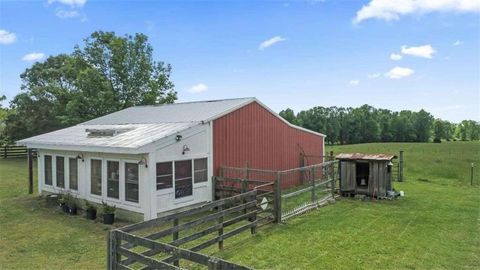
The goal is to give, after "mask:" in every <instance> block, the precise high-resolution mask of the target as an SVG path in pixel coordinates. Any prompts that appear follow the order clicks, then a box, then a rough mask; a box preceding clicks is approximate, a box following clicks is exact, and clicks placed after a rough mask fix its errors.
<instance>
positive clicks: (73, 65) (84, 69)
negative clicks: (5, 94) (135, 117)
mask: <svg viewBox="0 0 480 270" xmlns="http://www.w3.org/2000/svg"><path fill="white" fill-rule="evenodd" d="M170 74H171V66H170V65H168V64H165V63H163V62H158V61H155V60H153V48H152V46H151V45H150V44H149V43H148V38H147V36H145V35H143V34H136V35H134V36H131V35H126V36H124V37H119V36H116V35H115V33H113V32H94V33H93V34H92V35H91V36H90V37H88V38H86V39H85V43H84V46H83V47H80V46H75V48H74V52H73V53H72V54H69V55H67V54H62V55H57V56H51V57H49V58H48V59H47V60H46V61H44V62H37V63H35V64H34V65H33V66H32V67H31V68H28V69H27V70H25V72H24V73H22V74H21V76H20V77H21V79H22V93H20V94H18V95H17V96H16V97H15V98H14V99H13V100H12V102H11V109H12V113H11V114H9V116H8V117H7V119H6V130H7V133H8V134H9V136H10V138H11V139H13V140H17V139H21V138H25V137H29V136H32V135H36V134H39V133H44V132H48V131H52V130H55V129H59V128H63V127H66V126H70V125H74V124H77V123H80V122H84V121H87V120H90V119H93V118H96V117H99V116H102V115H105V114H108V113H111V112H115V111H117V110H121V109H125V108H128V107H130V106H135V105H152V104H162V103H172V102H174V101H175V100H176V98H177V96H176V92H175V91H174V85H173V83H172V82H171V81H170Z"/></svg>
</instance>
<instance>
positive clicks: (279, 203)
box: [275, 172, 282, 223]
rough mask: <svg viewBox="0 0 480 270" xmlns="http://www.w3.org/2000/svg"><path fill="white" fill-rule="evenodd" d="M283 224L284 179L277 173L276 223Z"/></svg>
mask: <svg viewBox="0 0 480 270" xmlns="http://www.w3.org/2000/svg"><path fill="white" fill-rule="evenodd" d="M280 222H282V177H281V175H280V172H277V179H276V180H275V223H280Z"/></svg>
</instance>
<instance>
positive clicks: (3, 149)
mask: <svg viewBox="0 0 480 270" xmlns="http://www.w3.org/2000/svg"><path fill="white" fill-rule="evenodd" d="M27 155H28V151H27V148H26V147H25V146H16V145H2V146H0V157H2V158H24V157H27Z"/></svg>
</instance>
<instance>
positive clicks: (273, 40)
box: [258, 36, 286, 50]
mask: <svg viewBox="0 0 480 270" xmlns="http://www.w3.org/2000/svg"><path fill="white" fill-rule="evenodd" d="M285 40H286V39H285V38H282V37H281V36H274V37H272V38H271V39H267V40H265V41H263V42H262V43H260V46H258V49H259V50H264V49H266V48H268V47H270V46H272V45H274V44H275V43H278V42H282V41H285Z"/></svg>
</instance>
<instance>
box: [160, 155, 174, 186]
mask: <svg viewBox="0 0 480 270" xmlns="http://www.w3.org/2000/svg"><path fill="white" fill-rule="evenodd" d="M171 187H173V172H172V162H160V163H157V190H159V189H164V188H171Z"/></svg>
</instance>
